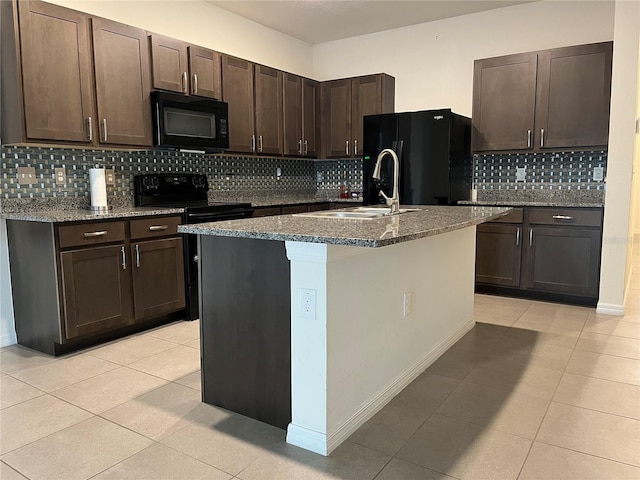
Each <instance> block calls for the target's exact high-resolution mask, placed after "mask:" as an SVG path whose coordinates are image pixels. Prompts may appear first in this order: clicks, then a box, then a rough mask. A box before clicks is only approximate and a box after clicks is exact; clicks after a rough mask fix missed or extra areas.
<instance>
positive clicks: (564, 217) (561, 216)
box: [551, 215, 573, 221]
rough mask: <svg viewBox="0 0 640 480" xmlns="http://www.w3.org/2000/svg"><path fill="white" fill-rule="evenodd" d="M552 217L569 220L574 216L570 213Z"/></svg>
mask: <svg viewBox="0 0 640 480" xmlns="http://www.w3.org/2000/svg"><path fill="white" fill-rule="evenodd" d="M551 218H553V219H554V220H567V221H571V220H573V217H572V216H570V215H554V216H553V217H551Z"/></svg>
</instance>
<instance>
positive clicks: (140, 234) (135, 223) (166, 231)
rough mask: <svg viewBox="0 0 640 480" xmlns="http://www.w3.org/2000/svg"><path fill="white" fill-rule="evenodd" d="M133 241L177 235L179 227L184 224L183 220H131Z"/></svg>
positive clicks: (158, 218)
mask: <svg viewBox="0 0 640 480" xmlns="http://www.w3.org/2000/svg"><path fill="white" fill-rule="evenodd" d="M130 224H131V239H132V240H133V239H138V238H151V237H166V236H167V235H177V234H178V225H181V224H182V218H181V217H179V216H175V217H153V218H143V219H141V220H131V222H130Z"/></svg>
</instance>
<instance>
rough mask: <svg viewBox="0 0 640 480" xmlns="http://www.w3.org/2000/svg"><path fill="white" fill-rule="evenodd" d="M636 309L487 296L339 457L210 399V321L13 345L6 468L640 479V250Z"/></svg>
mask: <svg viewBox="0 0 640 480" xmlns="http://www.w3.org/2000/svg"><path fill="white" fill-rule="evenodd" d="M634 261H635V271H634V272H633V278H632V283H631V290H630V293H629V295H628V300H627V305H626V306H627V310H626V312H627V313H626V314H625V316H624V317H611V316H604V315H598V314H596V313H595V310H594V309H592V308H584V307H571V306H565V305H556V304H550V303H543V302H534V301H528V300H520V299H510V298H505V297H492V296H486V295H476V303H475V315H476V320H477V321H478V323H477V325H476V327H475V328H474V329H473V330H472V331H471V332H469V333H468V334H467V335H466V336H465V337H464V338H462V339H461V340H460V341H459V342H458V343H457V344H456V345H454V347H452V348H451V349H450V350H449V351H448V352H446V353H445V354H444V355H443V356H442V357H441V358H440V359H439V360H437V361H436V362H435V363H434V364H433V365H432V366H431V367H429V368H428V369H427V370H426V371H425V372H424V373H423V374H422V375H420V376H419V377H418V378H417V379H416V380H415V381H414V382H413V383H412V384H411V385H409V386H408V387H407V388H406V389H405V390H403V391H402V392H401V393H400V394H399V395H398V396H397V397H396V398H395V399H393V400H392V401H391V402H390V403H389V404H388V405H387V406H386V407H385V408H384V409H383V410H382V411H381V412H380V413H378V414H377V415H376V416H375V417H373V418H372V419H371V420H370V421H369V422H367V423H366V424H365V425H363V426H362V428H360V430H358V431H357V432H356V433H355V434H354V435H353V436H352V437H351V438H350V439H349V440H348V441H347V442H345V443H344V444H343V445H341V446H340V447H339V448H338V449H337V450H336V451H335V452H333V453H332V454H331V455H330V456H329V457H322V456H319V455H315V454H313V453H310V452H307V451H304V450H301V449H299V448H296V447H293V446H290V445H287V444H286V443H285V441H284V436H285V434H284V431H282V430H279V429H277V428H274V427H271V426H268V425H265V424H262V423H259V422H256V421H254V420H251V419H248V418H245V417H242V416H240V415H236V414H232V413H229V412H227V411H224V410H222V409H218V408H215V407H211V406H209V405H205V404H203V403H201V402H200V391H199V389H200V377H199V351H198V322H177V323H174V324H171V325H168V326H164V327H161V328H158V329H155V330H152V331H148V332H144V333H142V334H139V335H135V336H132V337H129V338H126V339H123V340H119V341H116V342H113V343H110V344H108V345H104V346H100V347H96V348H92V349H88V350H84V351H82V352H79V353H76V354H72V355H68V356H65V357H64V358H57V359H54V358H52V357H49V356H46V355H42V354H39V353H37V352H33V351H31V350H29V349H26V348H23V347H20V346H17V345H14V346H10V347H5V348H2V349H0V478H2V479H3V480H12V479H23V478H29V479H47V480H58V479H64V480H75V479H78V480H80V479H89V478H92V479H150V480H151V479H153V480H155V479H213V480H218V479H231V478H237V479H241V480H263V479H277V480H279V479H296V480H297V479H316V478H321V479H374V478H375V479H377V480H392V479H399V480H409V479H446V478H457V479H473V480H475V479H491V480H495V479H520V480H525V479H526V480H531V479H560V478H562V479H576V480H583V479H592V480H604V479H610V480H621V479H635V480H639V479H640V249H637V251H636V253H635V256H634Z"/></svg>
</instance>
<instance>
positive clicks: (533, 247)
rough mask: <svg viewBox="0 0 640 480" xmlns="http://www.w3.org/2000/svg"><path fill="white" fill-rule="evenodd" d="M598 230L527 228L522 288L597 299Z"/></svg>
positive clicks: (598, 273)
mask: <svg viewBox="0 0 640 480" xmlns="http://www.w3.org/2000/svg"><path fill="white" fill-rule="evenodd" d="M600 237H601V233H600V229H593V228H592V229H589V228H576V227H574V228H570V227H565V228H563V227H535V226H534V227H530V228H529V231H528V238H527V242H528V243H527V246H528V248H525V250H526V261H525V271H524V272H523V282H524V286H525V287H526V288H529V289H535V290H539V291H544V292H554V293H565V294H573V295H584V296H592V297H597V295H598V279H599V275H600V242H601V241H600Z"/></svg>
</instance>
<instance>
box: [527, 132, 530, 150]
mask: <svg viewBox="0 0 640 480" xmlns="http://www.w3.org/2000/svg"><path fill="white" fill-rule="evenodd" d="M527 148H531V130H527Z"/></svg>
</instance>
